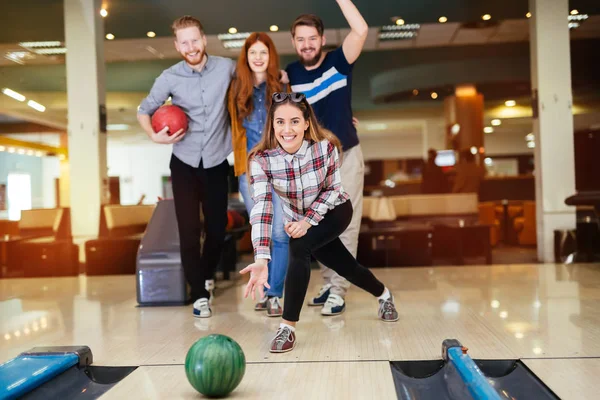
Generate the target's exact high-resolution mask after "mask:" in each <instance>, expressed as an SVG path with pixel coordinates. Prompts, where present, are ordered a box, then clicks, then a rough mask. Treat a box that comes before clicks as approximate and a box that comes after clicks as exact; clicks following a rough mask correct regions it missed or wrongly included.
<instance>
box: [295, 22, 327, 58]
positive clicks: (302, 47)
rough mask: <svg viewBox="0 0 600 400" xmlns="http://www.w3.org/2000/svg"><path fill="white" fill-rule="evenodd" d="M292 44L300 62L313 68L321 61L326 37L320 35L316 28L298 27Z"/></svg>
mask: <svg viewBox="0 0 600 400" xmlns="http://www.w3.org/2000/svg"><path fill="white" fill-rule="evenodd" d="M292 44H293V45H294V48H295V49H296V53H297V54H298V56H299V57H300V62H301V63H302V64H304V65H305V66H307V67H311V66H313V65H315V64H317V63H318V62H319V60H320V59H321V54H322V48H323V46H324V45H325V37H324V36H321V35H319V31H317V28H315V27H312V26H306V25H298V26H297V27H296V29H295V32H294V37H293V38H292Z"/></svg>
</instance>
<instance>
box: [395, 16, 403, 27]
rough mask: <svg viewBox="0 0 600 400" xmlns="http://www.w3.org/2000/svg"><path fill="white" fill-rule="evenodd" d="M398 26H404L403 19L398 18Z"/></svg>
mask: <svg viewBox="0 0 600 400" xmlns="http://www.w3.org/2000/svg"><path fill="white" fill-rule="evenodd" d="M396 25H404V20H403V19H402V18H398V19H397V20H396Z"/></svg>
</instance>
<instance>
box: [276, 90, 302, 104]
mask: <svg viewBox="0 0 600 400" xmlns="http://www.w3.org/2000/svg"><path fill="white" fill-rule="evenodd" d="M287 98H289V99H290V100H291V101H293V102H294V103H300V102H302V100H305V99H306V96H304V93H287V92H275V93H273V101H274V102H275V103H281V102H282V101H284V100H285V99H287Z"/></svg>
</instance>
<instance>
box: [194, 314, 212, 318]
mask: <svg viewBox="0 0 600 400" xmlns="http://www.w3.org/2000/svg"><path fill="white" fill-rule="evenodd" d="M210 317H212V314H211V315H206V316H202V315H196V314H194V318H210Z"/></svg>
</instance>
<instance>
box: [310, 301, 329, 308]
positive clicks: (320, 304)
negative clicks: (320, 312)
mask: <svg viewBox="0 0 600 400" xmlns="http://www.w3.org/2000/svg"><path fill="white" fill-rule="evenodd" d="M307 305H308V306H309V307H316V306H323V305H325V302H322V303H312V302H308V303H307Z"/></svg>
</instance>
